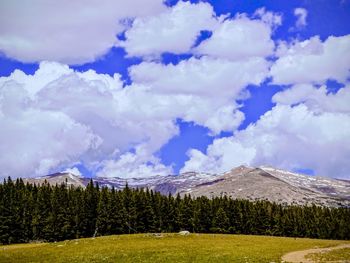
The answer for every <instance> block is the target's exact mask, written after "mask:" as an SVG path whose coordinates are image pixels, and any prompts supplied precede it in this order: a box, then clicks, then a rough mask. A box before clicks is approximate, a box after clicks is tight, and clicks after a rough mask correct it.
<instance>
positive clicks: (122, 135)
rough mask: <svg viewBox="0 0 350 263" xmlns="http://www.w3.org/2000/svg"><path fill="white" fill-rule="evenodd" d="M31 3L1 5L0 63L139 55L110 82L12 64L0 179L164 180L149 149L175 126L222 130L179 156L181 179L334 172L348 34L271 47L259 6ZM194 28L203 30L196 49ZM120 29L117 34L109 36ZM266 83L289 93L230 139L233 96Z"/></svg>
mask: <svg viewBox="0 0 350 263" xmlns="http://www.w3.org/2000/svg"><path fill="white" fill-rule="evenodd" d="M39 2H40V1H34V2H33V1H32V2H31V4H29V3H27V2H24V3H21V4H19V3H18V1H12V2H10V1H5V2H1V3H0V10H1V11H0V23H1V24H2V26H1V29H0V35H1V36H0V51H1V52H3V53H4V54H5V55H7V56H9V57H11V58H15V59H18V60H21V61H24V62H28V61H40V60H44V59H48V60H54V61H60V62H64V63H83V62H86V61H93V60H95V59H96V58H97V57H99V56H101V55H102V54H104V53H106V52H107V51H108V49H110V48H111V47H112V46H115V45H117V46H122V47H124V49H125V50H126V52H127V54H128V56H137V57H141V58H143V59H144V61H143V62H142V63H140V64H138V65H134V66H132V67H130V68H129V76H130V79H131V84H130V85H128V86H125V83H123V82H122V81H121V78H120V75H119V74H115V75H114V76H109V75H104V74H97V73H96V72H95V71H93V70H89V71H86V72H83V73H80V72H76V71H74V70H72V69H71V68H70V67H69V66H67V65H64V64H59V63H55V62H42V63H40V67H39V69H38V71H37V72H35V74H34V75H27V74H25V73H23V72H21V71H19V70H16V71H14V72H13V73H12V74H11V75H10V76H9V77H2V78H0V123H1V129H0V154H1V156H2V157H1V158H0V165H1V167H2V171H1V173H0V176H7V175H11V176H14V177H16V176H22V177H23V176H35V175H43V174H46V173H49V172H51V171H57V170H64V169H67V168H69V167H73V168H71V169H68V170H67V171H72V172H78V171H77V170H76V168H75V167H74V166H75V165H77V164H78V163H83V164H84V166H86V167H87V168H88V169H90V170H91V171H93V172H94V173H96V174H97V175H99V176H119V177H139V176H148V175H156V174H161V175H164V174H169V173H172V167H169V166H165V165H163V164H162V163H161V161H160V159H159V158H157V152H158V151H159V150H160V149H161V148H162V146H163V145H165V144H166V143H167V142H168V141H169V140H170V139H171V138H172V137H174V136H175V135H177V134H178V133H179V128H178V127H177V125H176V120H178V119H182V120H184V121H188V122H193V123H195V124H197V125H202V126H205V127H207V128H209V130H210V132H211V135H218V134H220V133H221V132H222V131H232V132H234V135H233V136H231V137H225V138H217V139H215V140H214V142H213V144H212V145H209V147H208V149H207V151H206V152H205V153H202V152H200V151H198V150H196V149H191V150H189V152H188V155H189V157H190V159H189V160H188V161H187V162H186V164H185V167H184V168H183V169H182V171H190V170H197V171H206V172H223V171H225V170H229V169H231V168H232V167H233V166H235V165H240V164H242V163H246V164H250V165H260V164H271V165H275V166H278V167H281V168H286V169H298V168H305V167H307V168H311V169H314V170H315V172H316V173H319V174H325V175H330V176H335V177H346V176H347V174H346V173H347V171H348V170H349V168H350V166H349V164H348V163H347V160H348V159H349V156H350V148H349V146H348V145H350V139H349V134H350V126H349V125H350V119H349V118H350V115H349V114H350V112H349V105H348V104H349V103H348V101H349V99H350V91H349V90H350V87H349V85H348V83H347V82H348V79H349V70H350V64H349V61H350V57H349V54H350V49H349V47H350V35H348V36H342V37H333V36H330V37H329V38H328V39H326V40H325V41H321V40H320V39H319V38H318V37H317V36H316V37H313V38H310V39H308V40H304V41H297V40H295V41H293V42H291V43H287V42H281V43H280V44H279V45H278V47H277V50H276V47H275V42H274V41H273V40H272V35H273V33H274V30H275V29H276V27H278V26H279V25H281V23H282V16H281V15H280V14H276V13H272V12H268V11H266V10H265V9H264V8H261V9H258V10H257V11H256V12H255V13H254V14H253V15H252V16H251V17H248V15H246V14H237V15H236V16H234V17H229V16H220V17H219V16H217V15H216V14H215V12H214V11H213V7H212V6H211V5H210V4H208V3H203V2H199V3H196V4H193V3H190V2H183V1H179V2H178V3H177V4H176V5H175V6H173V7H165V6H164V5H163V3H162V1H160V0H152V1H147V3H146V2H145V1H139V0H132V1H129V2H128V3H124V2H122V1H104V2H103V3H99V8H98V9H95V8H94V5H93V3H92V2H91V1H88V2H82V1H75V2H69V3H68V2H67V3H64V4H62V3H60V4H50V5H49V4H45V3H41V2H40V3H39ZM130 6H132V8H130ZM75 10H79V12H76V11H75ZM295 15H296V16H297V17H298V20H297V27H302V26H305V25H306V17H307V12H306V10H302V9H297V10H295ZM63 16H64V17H65V19H62V17H63ZM15 18H16V19H15ZM129 18H130V19H131V20H128V19H129ZM28 27H30V30H29V29H28ZM204 30H206V31H210V32H211V33H212V34H211V36H210V37H209V38H207V39H205V40H203V41H202V42H200V43H197V42H198V37H199V36H200V34H201V32H202V31H204ZM124 31H125V32H124ZM120 32H124V33H125V39H124V40H117V38H116V35H117V34H118V33H120ZM164 52H170V53H175V54H183V53H190V54H192V55H193V56H192V57H191V58H189V59H187V60H182V61H180V62H179V63H177V64H167V65H165V64H162V63H160V62H159V59H158V58H159V57H160V55H161V54H162V53H164ZM272 56H274V57H273V59H274V58H276V61H272V60H273V59H271V57H272ZM268 76H271V77H272V82H273V83H274V84H281V85H291V87H290V88H289V89H286V90H284V91H282V92H279V93H277V94H275V95H274V96H273V99H272V100H273V102H274V103H276V106H275V107H274V108H272V109H271V110H270V111H268V112H267V113H265V114H264V115H263V116H261V118H260V119H259V120H258V121H257V122H256V123H254V124H251V125H249V126H248V127H247V128H246V129H245V130H240V131H237V128H238V127H239V125H240V124H241V123H242V121H243V120H244V118H245V116H244V113H243V112H241V110H240V108H241V105H240V104H239V103H238V102H237V101H238V100H243V101H244V98H246V97H247V90H246V87H247V86H248V85H250V84H252V85H257V86H258V85H260V84H261V83H262V82H263V81H264V80H265V79H266V77H268ZM328 79H332V80H336V81H337V82H339V83H342V84H344V87H343V88H341V89H340V90H339V91H338V92H337V93H335V94H332V93H328V92H327V88H326V87H325V86H320V85H323V84H325V83H326V81H327V80H328ZM310 152H312V154H310Z"/></svg>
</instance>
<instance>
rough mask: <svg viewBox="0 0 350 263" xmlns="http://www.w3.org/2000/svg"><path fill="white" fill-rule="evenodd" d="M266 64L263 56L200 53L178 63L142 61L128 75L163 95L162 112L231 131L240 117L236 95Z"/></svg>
mask: <svg viewBox="0 0 350 263" xmlns="http://www.w3.org/2000/svg"><path fill="white" fill-rule="evenodd" d="M268 67H269V63H268V62H267V61H266V60H264V59H263V58H251V59H247V60H245V61H240V62H234V61H229V60H224V59H213V58H210V57H201V58H200V59H196V58H191V59H189V60H185V61H181V62H180V63H179V64H177V65H172V64H169V65H162V64H160V63H145V62H144V63H141V64H140V65H137V66H134V67H132V68H131V69H130V75H131V78H132V80H133V81H134V82H135V83H138V84H139V85H140V84H142V85H145V86H147V87H148V89H149V92H150V93H152V94H158V95H159V96H162V105H163V106H164V111H165V112H173V113H174V112H175V114H176V115H175V116H177V117H181V118H182V119H184V120H185V121H194V122H195V123H197V124H199V125H203V126H206V127H208V128H209V129H211V130H212V132H213V133H215V134H217V133H219V132H220V131H223V130H224V131H233V130H234V129H236V128H237V127H238V126H239V124H240V123H241V121H243V119H244V116H243V114H242V113H241V112H239V111H238V109H239V105H237V104H236V103H235V99H238V98H240V97H241V96H242V92H243V91H244V90H245V88H246V86H247V85H248V84H255V85H259V84H260V83H261V82H262V81H263V80H264V79H265V77H266V75H267V74H268ZM169 100H170V101H169ZM165 107H168V109H166V108H165Z"/></svg>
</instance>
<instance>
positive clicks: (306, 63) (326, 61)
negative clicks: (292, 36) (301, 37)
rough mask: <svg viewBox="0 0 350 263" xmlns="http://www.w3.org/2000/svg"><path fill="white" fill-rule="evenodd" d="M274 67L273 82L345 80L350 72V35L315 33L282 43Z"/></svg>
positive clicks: (272, 71) (297, 82)
mask: <svg viewBox="0 0 350 263" xmlns="http://www.w3.org/2000/svg"><path fill="white" fill-rule="evenodd" d="M277 56H278V57H279V58H278V59H277V61H276V62H275V63H274V64H273V66H272V67H271V76H272V77H273V83H274V84H299V83H324V82H325V81H327V80H328V79H333V80H336V81H338V82H340V83H346V82H347V79H348V78H349V75H350V74H349V73H350V35H346V36H342V37H333V36H330V37H328V38H327V39H326V40H325V41H324V42H322V41H321V40H320V39H319V37H317V36H316V37H312V38H310V39H309V40H305V41H302V42H299V41H296V42H294V43H291V44H286V43H282V44H281V45H280V46H279V49H278V51H277Z"/></svg>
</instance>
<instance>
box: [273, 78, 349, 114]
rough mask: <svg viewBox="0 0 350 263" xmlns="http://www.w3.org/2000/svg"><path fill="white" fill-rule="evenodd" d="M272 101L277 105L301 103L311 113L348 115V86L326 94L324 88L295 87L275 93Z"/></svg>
mask: <svg viewBox="0 0 350 263" xmlns="http://www.w3.org/2000/svg"><path fill="white" fill-rule="evenodd" d="M272 101H273V102H275V103H278V104H284V105H294V104H299V103H303V104H305V105H306V106H307V107H308V108H309V109H311V110H312V111H313V112H316V113H317V112H342V113H350V103H349V102H350V86H349V85H347V86H346V87H344V88H342V89H340V90H339V91H338V92H337V93H335V94H332V93H328V91H327V88H326V86H321V87H320V88H316V87H314V86H312V85H309V84H300V85H295V86H293V87H292V88H290V89H287V90H285V91H281V92H278V93H276V94H275V95H274V96H273V97H272Z"/></svg>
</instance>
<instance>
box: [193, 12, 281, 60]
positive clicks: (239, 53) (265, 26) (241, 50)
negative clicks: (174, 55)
mask: <svg viewBox="0 0 350 263" xmlns="http://www.w3.org/2000/svg"><path fill="white" fill-rule="evenodd" d="M259 13H260V16H262V19H263V20H260V19H254V20H252V19H249V18H248V17H246V16H245V15H239V16H237V17H235V18H233V19H227V20H225V21H223V22H222V23H220V25H219V26H217V28H216V29H215V30H214V31H213V35H212V36H211V37H210V38H209V39H207V40H204V41H203V42H201V44H200V45H199V46H198V47H197V48H195V50H194V52H195V53H198V54H204V55H210V56H214V57H223V58H226V59H230V60H242V59H246V58H250V57H266V56H269V55H270V54H272V52H273V49H274V42H273V41H272V39H271V28H272V27H273V26H274V25H275V24H276V23H279V22H278V20H277V21H275V17H274V16H273V15H272V14H271V17H270V16H269V15H268V16H266V13H261V12H259Z"/></svg>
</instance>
